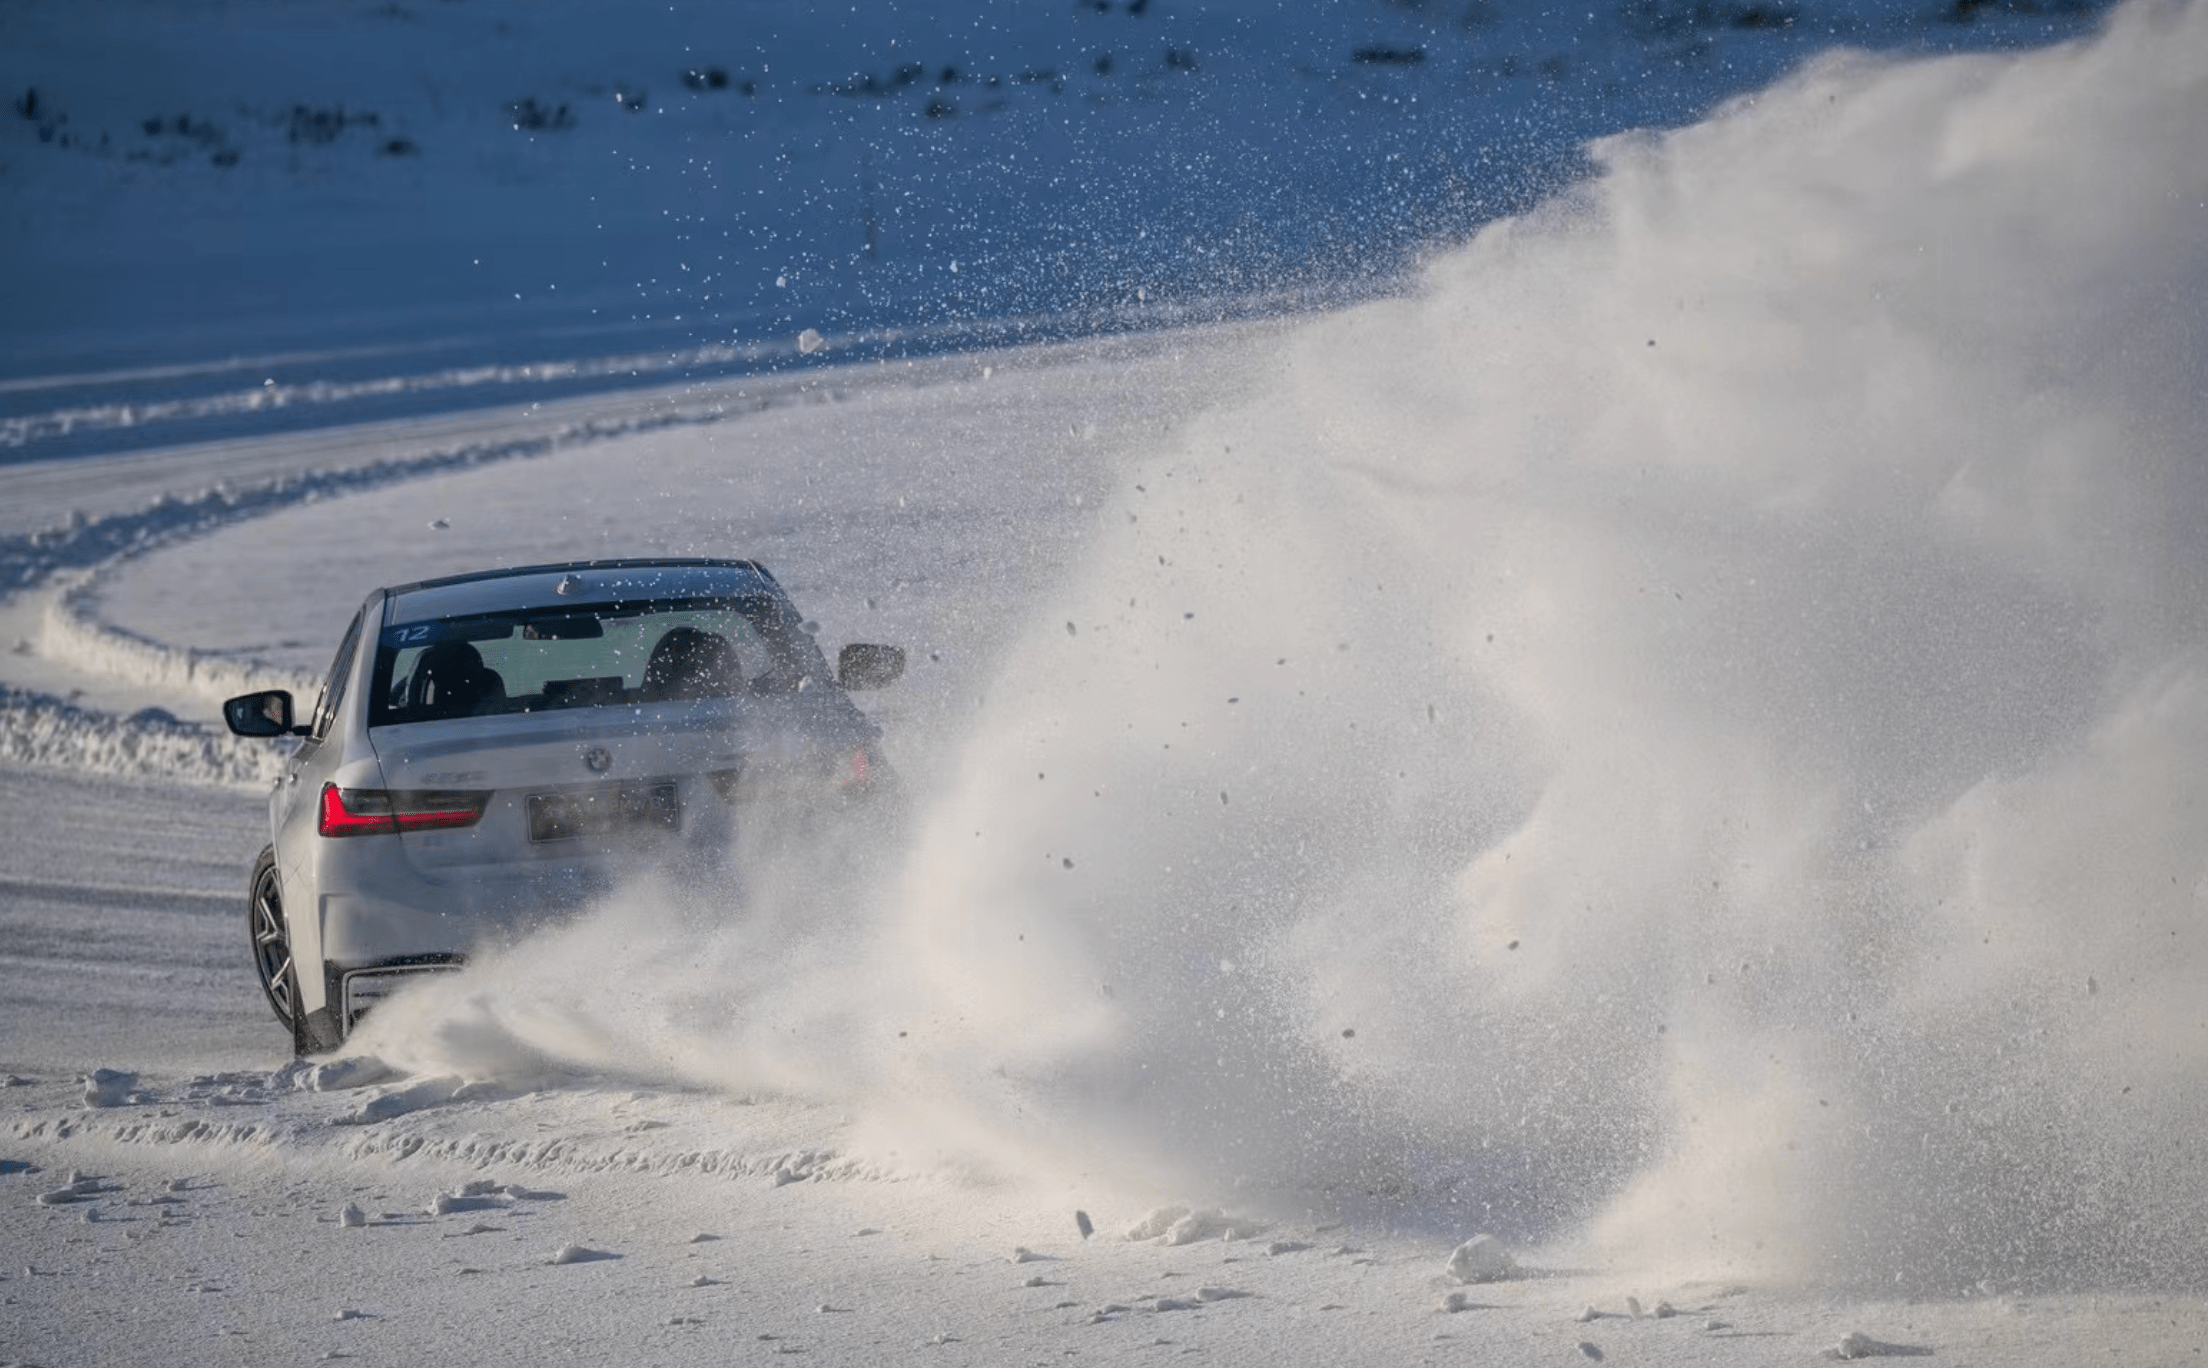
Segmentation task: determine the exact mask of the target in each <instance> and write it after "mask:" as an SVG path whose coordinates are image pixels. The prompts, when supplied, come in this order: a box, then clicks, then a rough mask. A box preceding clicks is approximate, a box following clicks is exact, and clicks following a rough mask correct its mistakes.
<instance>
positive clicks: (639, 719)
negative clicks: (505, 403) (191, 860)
mask: <svg viewBox="0 0 2208 1368" xmlns="http://www.w3.org/2000/svg"><path fill="white" fill-rule="evenodd" d="M904 666H905V657H904V652H903V651H901V650H899V649H897V648H896V647H893V646H871V645H860V644H853V645H849V646H845V647H844V648H843V650H842V653H841V655H840V657H839V660H838V663H837V667H836V669H835V670H834V671H831V670H830V669H829V667H828V663H827V661H826V659H825V658H824V657H823V656H822V655H821V652H820V649H819V647H818V646H817V645H816V644H815V643H814V641H813V638H812V637H811V635H810V634H809V633H808V631H807V630H806V624H805V622H804V620H803V618H802V617H801V616H800V615H799V614H798V611H797V609H796V608H795V607H794V606H793V605H792V604H791V603H790V600H789V596H788V595H787V594H785V593H784V592H783V590H782V587H781V585H779V584H777V583H776V582H775V579H774V576H773V575H771V574H769V573H768V572H767V570H766V568H765V567H764V566H761V565H758V564H756V563H754V562H751V561H736V560H622V561H590V562H582V563H576V564H570V565H542V566H528V567H524V568H520V569H512V570H494V571H489V572H486V573H482V574H474V575H457V576H453V577H451V578H447V579H435V580H424V581H422V582H421V583H418V584H405V585H400V586H397V587H396V588H390V589H378V590H377V591H376V592H374V593H372V594H370V595H369V596H368V601H367V602H366V603H365V604H364V605H362V607H361V610H360V612H359V614H358V615H356V616H355V617H354V619H353V623H352V626H351V627H349V628H347V629H346V632H345V636H344V642H343V644H342V645H340V646H339V647H338V648H337V659H336V661H335V663H334V664H332V665H331V667H330V673H329V678H328V679H327V680H326V681H325V682H324V684H323V686H322V696H321V699H320V700H319V701H318V702H317V703H316V704H315V707H314V711H313V713H312V715H311V716H310V717H308V718H307V719H306V720H304V721H298V720H296V716H295V713H294V710H293V704H292V698H291V695H290V694H289V693H286V692H284V691H282V690H270V691H267V692H263V693H254V694H247V695H244V696H243V697H240V698H233V699H231V700H229V702H227V703H226V704H224V705H223V715H224V718H225V720H226V721H227V722H228V723H229V725H230V729H231V730H232V731H234V732H237V733H238V734H239V735H241V736H263V737H284V736H296V737H298V738H300V741H299V744H298V748H297V750H296V752H295V753H294V754H293V755H292V756H291V757H290V760H289V761H288V763H287V765H286V767H285V771H284V774H283V776H282V777H281V778H280V779H278V780H277V782H276V786H275V791H274V792H273V793H272V794H271V795H270V798H269V809H268V811H269V829H270V835H271V839H270V844H269V847H268V849H266V850H264V851H262V852H261V857H260V859H259V861H258V862H257V863H256V864H255V866H254V869H253V875H252V881H251V883H250V885H249V894H248V896H249V906H248V915H249V918H250V921H251V926H252V936H253V964H254V968H255V969H256V970H257V971H258V972H259V975H260V980H261V986H262V988H263V989H264V990H265V991H266V992H267V994H268V1001H269V1005H270V1006H271V1007H273V1008H274V1009H275V1011H276V1015H277V1017H278V1018H279V1019H280V1020H282V1021H283V1022H284V1023H285V1025H286V1026H288V1027H289V1028H290V1030H291V1032H292V1041H293V1045H294V1048H295V1049H296V1050H297V1051H298V1052H299V1053H301V1054H308V1053H313V1052H316V1051H321V1050H327V1049H331V1048H333V1047H335V1046H336V1045H337V1044H338V1043H339V1042H341V1041H342V1040H343V1039H344V1038H345V1035H346V1033H347V1032H349V1031H350V1030H351V1029H352V1026H353V1023H354V1022H355V1021H357V1020H358V1019H359V1017H360V1015H361V1013H362V1012H363V1011H365V1010H366V1009H367V1008H368V1007H369V1006H370V1005H372V1003H373V1002H374V1001H375V1000H376V999H377V998H378V997H381V996H384V995H387V994H388V993H389V991H390V990H391V989H392V988H393V987H394V986H396V984H397V983H398V982H401V981H403V979H404V977H405V976H406V975H409V974H416V973H421V972H425V971H431V970H438V969H449V968H453V967H456V966H458V965H459V964H460V963H461V962H462V961H463V960H465V958H466V957H467V955H468V954H469V952H470V951H471V950H473V949H475V948H476V947H478V946H480V945H482V944H484V943H486V942H489V941H494V940H498V939H502V938H508V937H512V936H514V935H518V934H520V933H522V932H524V931H526V930H527V929H528V928H529V927H530V926H532V925H534V924H538V923H541V922H542V921H543V920H544V919H545V918H546V917H547V916H550V915H558V914H561V913H564V912H568V911H571V910H573V909H576V908H579V907H581V906H584V905H586V904H587V903H588V902H589V901H590V900H591V899H592V898H593V897H595V896H597V895H599V894H602V893H603V892H605V891H606V890H608V889H610V888H611V887H612V886H613V885H614V883H615V882H616V881H617V880H618V879H619V878H621V877H622V876H623V875H624V874H625V873H627V872H630V871H633V870H635V869H637V868H639V867H642V866H646V865H652V866H658V867H662V868H664V867H665V866H666V865H667V864H668V863H669V862H682V861H696V862H698V868H700V869H701V870H703V869H711V868H713V867H714V862H715V861H717V860H719V859H721V858H722V857H724V856H725V855H726V853H727V852H728V850H729V848H730V844H731V840H732V837H733V834H734V830H735V823H736V822H737V821H738V820H740V814H741V812H742V810H743V807H744V805H745V804H746V803H747V802H749V801H755V800H758V799H761V798H763V797H766V796H769V795H774V796H776V797H777V800H779V798H780V797H782V796H790V795H795V796H798V797H809V796H812V795H826V796H829V797H831V798H835V799H838V800H839V801H840V800H843V799H857V798H863V797H865V796H866V795H868V794H870V793H872V792H873V791H875V790H876V789H877V788H879V787H880V786H881V785H882V784H883V783H884V782H885V781H886V779H887V777H888V776H887V774H886V772H885V770H884V769H883V766H882V758H881V755H880V753H879V752H878V750H877V749H876V743H877V740H878V738H879V735H880V729H879V728H878V727H877V726H876V725H875V724H874V723H873V722H872V721H870V720H869V719H868V718H867V717H866V716H865V715H864V714H863V713H861V712H860V711H859V710H858V708H857V707H855V706H854V705H853V704H852V702H851V700H850V698H849V697H848V696H847V691H848V690H852V689H870V688H878V687H881V686H882V685H885V684H889V683H892V682H894V681H895V680H896V679H897V678H898V677H899V676H900V675H901V674H902V673H903V672H904Z"/></svg>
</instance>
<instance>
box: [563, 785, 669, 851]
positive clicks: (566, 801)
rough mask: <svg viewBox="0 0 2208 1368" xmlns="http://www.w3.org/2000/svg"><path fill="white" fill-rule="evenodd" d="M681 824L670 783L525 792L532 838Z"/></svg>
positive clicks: (565, 837)
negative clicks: (526, 793) (553, 791)
mask: <svg viewBox="0 0 2208 1368" xmlns="http://www.w3.org/2000/svg"><path fill="white" fill-rule="evenodd" d="M681 829H682V795H681V792H680V790H679V789H678V788H677V787H676V786H675V785H674V784H672V783H659V784H603V785H600V786H599V787H597V788H587V789H569V790H567V791H566V792H563V793H532V794H530V795H529V839H530V840H532V841H572V840H575V839H576V838H578V837H582V836H613V835H619V834H625V833H629V832H644V831H680V830H681Z"/></svg>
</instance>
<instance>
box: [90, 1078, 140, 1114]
mask: <svg viewBox="0 0 2208 1368" xmlns="http://www.w3.org/2000/svg"><path fill="white" fill-rule="evenodd" d="M137 1086H138V1075H136V1074H134V1073H124V1072H123V1071H121V1070H120V1069H94V1070H93V1071H92V1072H90V1073H88V1074H86V1075H85V1076H84V1105H86V1106H87V1107H120V1106H122V1105H123V1104H124V1103H125V1102H128V1101H129V1100H130V1090H131V1089H132V1088H135V1087H137Z"/></svg>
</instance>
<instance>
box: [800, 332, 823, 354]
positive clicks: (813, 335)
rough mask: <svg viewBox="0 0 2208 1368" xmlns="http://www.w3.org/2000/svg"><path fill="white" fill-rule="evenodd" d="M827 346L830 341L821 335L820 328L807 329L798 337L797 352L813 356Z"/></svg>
mask: <svg viewBox="0 0 2208 1368" xmlns="http://www.w3.org/2000/svg"><path fill="white" fill-rule="evenodd" d="M827 345H828V339H827V338H825V337H822V336H821V335H820V329H818V328H807V329H806V330H805V331H803V332H801V333H799V334H798V335H797V350H798V352H799V354H801V355H804V356H811V355H812V354H813V353H814V352H817V351H819V350H820V349H821V348H823V347H825V346H827Z"/></svg>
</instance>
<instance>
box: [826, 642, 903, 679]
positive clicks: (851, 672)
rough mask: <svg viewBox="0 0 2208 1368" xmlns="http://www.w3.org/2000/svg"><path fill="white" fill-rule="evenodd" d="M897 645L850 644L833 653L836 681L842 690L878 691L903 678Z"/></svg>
mask: <svg viewBox="0 0 2208 1368" xmlns="http://www.w3.org/2000/svg"><path fill="white" fill-rule="evenodd" d="M904 673H905V652H904V648H903V647H900V646H869V645H867V644H865V643H864V642H857V641H854V642H852V643H851V644H850V645H848V646H846V647H844V648H843V649H842V650H841V651H839V652H837V653H836V682H837V683H838V684H841V685H842V686H843V687H845V688H846V689H880V688H886V687H887V686H889V685H891V684H894V683H896V682H897V681H898V680H899V679H901V678H903V677H904Z"/></svg>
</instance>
